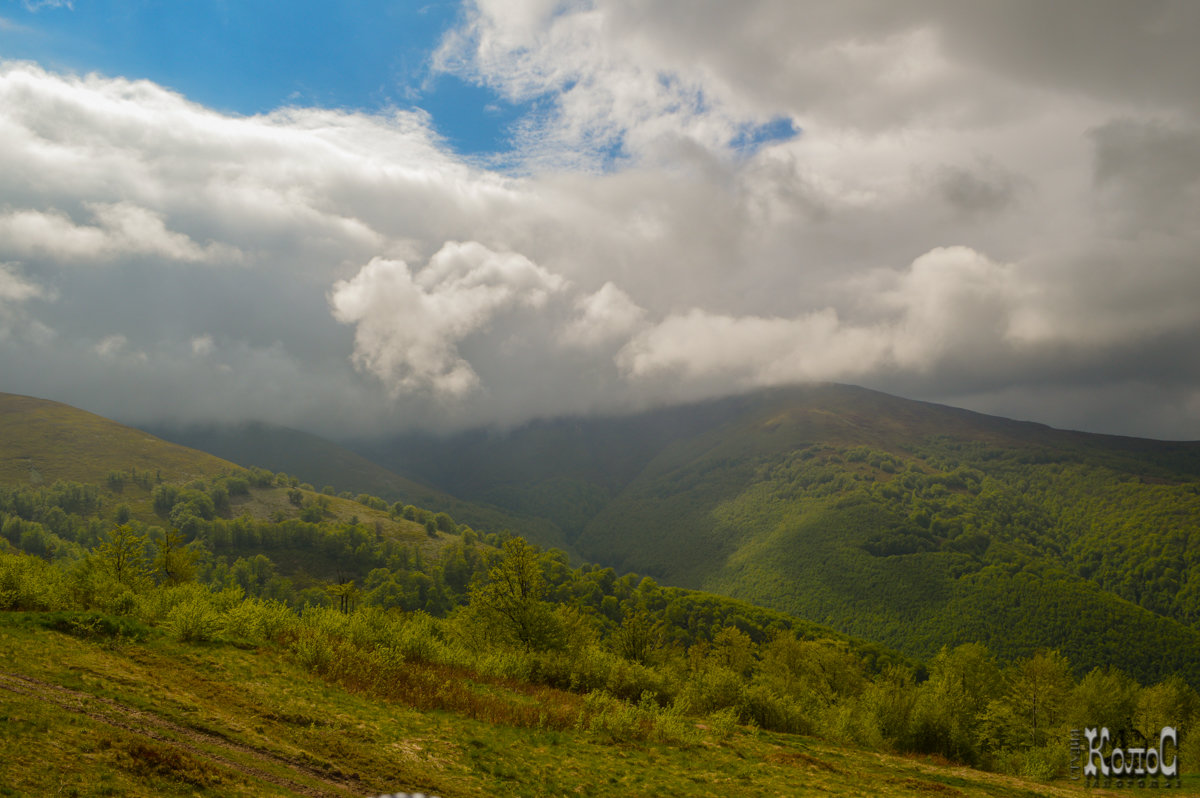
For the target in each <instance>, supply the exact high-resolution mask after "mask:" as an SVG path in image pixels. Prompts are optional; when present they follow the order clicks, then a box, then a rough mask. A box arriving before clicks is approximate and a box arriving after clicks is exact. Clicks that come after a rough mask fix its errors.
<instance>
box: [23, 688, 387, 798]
mask: <svg viewBox="0 0 1200 798" xmlns="http://www.w3.org/2000/svg"><path fill="white" fill-rule="evenodd" d="M0 688H3V689H5V690H8V691H10V692H13V693H19V694H21V695H25V696H29V697H30V698H34V699H36V700H38V701H44V702H46V703H50V704H54V705H55V706H58V707H61V708H62V709H65V710H67V711H69V712H77V713H79V714H81V715H86V716H87V717H89V718H91V719H92V720H95V721H98V722H100V723H104V724H107V725H109V726H112V727H114V728H118V729H122V730H124V731H127V732H131V733H133V734H138V735H141V736H143V737H149V738H150V739H152V740H156V741H158V742H161V743H164V744H166V745H170V746H173V747H175V748H178V749H180V750H183V751H186V752H187V753H188V754H191V755H192V756H195V757H197V758H199V759H201V760H206V761H208V762H211V763H215V764H217V765H219V766H221V767H223V768H227V769H230V770H234V771H236V772H238V773H240V774H241V775H243V776H245V777H247V778H250V779H256V780H259V781H265V782H269V783H271V784H274V785H275V786H277V787H282V788H283V789H285V790H290V791H292V792H294V793H296V794H298V795H307V796H314V798H324V796H330V795H334V796H343V795H346V794H357V795H367V794H370V792H371V791H370V790H369V789H368V788H367V787H366V785H364V784H362V782H360V781H359V780H358V779H356V778H353V777H350V776H339V777H334V776H331V775H330V774H328V773H324V772H322V771H320V770H318V769H316V768H314V767H312V766H311V765H309V764H307V763H305V762H303V761H300V760H298V759H293V758H290V757H286V756H282V755H280V754H276V753H273V752H271V751H267V750H265V749H262V748H256V747H254V746H250V745H246V744H243V743H236V742H233V741H231V740H226V739H224V738H223V737H219V736H217V735H215V734H210V733H208V732H204V731H200V730H198V729H192V728H188V727H187V726H181V725H179V724H177V723H174V722H172V721H169V720H167V719H165V718H162V717H159V716H158V715H155V714H153V713H150V712H146V711H145V710H141V709H138V708H136V707H132V706H129V705H128V704H122V703H121V702H119V701H114V700H112V699H111V698H104V697H103V696H97V695H93V694H91V693H87V692H83V691H81V690H72V689H70V688H67V687H62V686H61V685H57V684H53V683H51V682H45V681H42V680H41V679H34V678H32V677H30V676H22V675H21V674H17V673H8V672H5V671H0ZM168 735H170V736H168ZM178 738H182V739H178ZM198 745H204V746H206V747H208V748H216V749H219V750H220V751H222V752H223V753H216V752H214V751H211V750H204V749H202V748H199V747H198ZM224 754H240V755H243V756H247V757H251V758H254V759H257V760H258V761H260V762H263V763H266V764H269V765H276V766H279V767H282V768H286V769H287V770H289V771H291V773H292V775H293V776H296V777H298V778H308V779H311V780H314V781H317V782H320V783H321V784H322V785H324V788H318V787H314V786H310V785H306V784H302V783H300V782H298V781H294V780H292V779H291V778H287V777H285V776H280V775H276V774H274V773H269V772H267V771H265V770H262V769H260V768H257V767H254V766H252V765H247V764H243V763H241V762H236V761H234V760H232V759H230V758H229V757H228V756H225V755H224Z"/></svg>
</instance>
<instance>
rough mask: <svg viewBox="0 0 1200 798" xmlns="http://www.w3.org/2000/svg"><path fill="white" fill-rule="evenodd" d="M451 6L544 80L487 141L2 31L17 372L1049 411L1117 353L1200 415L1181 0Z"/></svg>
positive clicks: (1105, 374) (253, 400)
mask: <svg viewBox="0 0 1200 798" xmlns="http://www.w3.org/2000/svg"><path fill="white" fill-rule="evenodd" d="M463 20H464V23H463V25H462V27H461V29H460V30H458V31H456V32H455V33H454V34H453V35H451V36H449V37H448V38H447V39H446V42H445V43H444V46H443V47H442V49H441V51H440V53H439V58H440V59H441V60H440V64H441V68H443V69H446V70H449V71H452V72H455V73H456V74H458V75H461V76H463V77H465V78H466V79H468V80H475V81H478V82H480V83H483V84H486V85H488V86H491V87H494V88H495V89H496V90H497V91H499V92H500V93H501V94H502V95H505V96H507V97H509V98H513V99H518V100H531V101H532V102H533V105H531V106H530V108H531V110H530V111H529V113H528V115H527V116H526V117H525V118H523V119H522V120H520V122H519V123H518V130H517V134H518V142H517V148H516V150H515V152H513V153H507V154H504V155H505V157H503V158H501V159H499V161H498V162H502V163H503V164H505V166H506V168H507V171H505V170H500V169H495V168H485V167H484V166H482V165H481V163H482V162H481V161H478V160H471V159H464V158H462V157H459V156H457V155H455V154H454V153H453V152H451V151H450V150H449V149H448V148H447V147H446V146H445V145H444V143H443V142H442V141H441V140H440V139H439V138H438V136H437V135H436V133H434V128H435V123H436V121H437V120H432V119H431V118H430V117H429V116H428V115H427V114H425V113H423V112H420V111H400V112H388V113H381V114H365V113H349V112H344V111H336V110H327V109H312V108H308V109H306V108H291V109H282V110H279V111H276V112H274V113H269V114H262V115H257V116H248V117H239V116H232V115H227V114H222V113H219V112H217V111H214V110H212V109H209V108H205V107H203V106H200V105H198V104H196V103H194V102H190V101H188V100H187V99H186V98H184V97H181V96H179V95H178V94H176V93H173V92H171V91H168V90H166V89H164V88H162V87H160V86H156V85H154V84H152V83H148V82H145V81H130V80H124V79H119V78H108V77H103V76H99V75H89V76H82V77H81V76H73V75H62V74H55V73H52V72H48V71H46V70H44V69H41V68H38V67H36V66H32V65H29V64H15V63H3V64H0V141H3V142H4V144H5V146H4V147H2V148H0V260H3V261H5V262H8V263H9V264H10V265H8V266H6V267H4V268H3V269H0V296H4V295H8V297H9V298H7V299H0V316H2V318H0V331H3V330H5V329H7V333H5V334H4V335H3V336H0V338H3V340H2V341H0V372H2V373H3V374H4V375H5V379H6V384H13V385H25V386H28V387H27V391H28V392H36V391H37V390H38V389H53V390H54V395H56V396H57V397H61V398H64V399H67V400H72V399H74V400H76V401H80V402H83V403H89V407H90V409H95V410H98V411H101V412H119V413H123V414H127V415H126V416H125V417H127V418H128V417H129V416H130V415H132V414H141V415H145V414H148V413H152V412H153V410H154V407H153V404H154V402H155V401H169V402H170V403H171V404H172V406H173V408H176V409H178V412H179V413H181V414H184V415H190V416H195V417H219V418H224V419H227V418H234V417H237V416H239V414H240V415H253V416H257V417H263V418H273V419H276V420H280V421H283V422H284V423H289V424H293V425H300V426H313V427H316V428H320V429H324V430H326V431H332V432H338V431H344V430H345V429H347V428H348V427H349V426H351V425H360V426H358V427H357V430H358V431H365V430H368V429H370V428H372V427H373V426H378V425H383V426H400V425H437V426H442V427H446V426H455V425H459V426H461V425H467V424H474V423H516V422H519V421H522V420H525V419H528V418H530V417H533V416H536V415H553V414H559V413H566V412H576V411H577V412H584V411H586V412H592V411H600V410H613V409H625V408H629V407H637V406H646V405H648V404H653V403H655V402H661V401H667V400H671V399H677V398H683V397H688V398H691V397H698V396H705V395H713V394H718V393H722V392H726V391H729V390H734V389H736V388H741V387H746V386H752V385H763V384H774V383H778V382H784V381H790V380H796V379H845V380H854V381H858V382H861V383H864V384H868V385H871V386H872V387H878V388H883V389H891V390H895V391H900V392H903V393H906V394H908V395H912V396H918V397H921V398H928V399H934V400H937V399H948V398H960V399H962V401H966V402H970V401H976V402H978V403H979V405H978V406H979V407H981V408H982V407H984V406H985V405H986V408H987V409H989V410H992V411H1001V412H1003V410H1004V407H1006V406H1007V407H1010V408H1012V412H1013V413H1014V414H1018V413H1019V414H1031V413H1037V412H1042V413H1043V414H1044V416H1045V417H1046V418H1053V419H1054V420H1055V421H1056V422H1057V423H1062V419H1063V418H1066V417H1069V416H1070V413H1071V412H1072V406H1073V404H1074V403H1076V402H1077V398H1078V397H1079V396H1080V395H1082V394H1087V395H1089V396H1095V397H1097V398H1096V400H1095V404H1094V408H1096V409H1095V412H1094V413H1091V414H1090V415H1089V414H1084V413H1083V411H1080V412H1081V415H1080V418H1081V421H1080V424H1084V423H1086V424H1087V425H1090V426H1091V427H1093V428H1102V427H1103V424H1104V421H1103V419H1105V418H1108V419H1109V421H1110V423H1112V424H1114V425H1125V426H1122V427H1121V428H1122V431H1124V432H1131V431H1136V430H1133V429H1130V427H1129V426H1128V423H1132V422H1129V421H1128V419H1130V418H1132V417H1131V416H1129V414H1127V413H1120V412H1118V411H1117V410H1115V409H1114V408H1122V407H1128V405H1129V401H1130V399H1129V397H1130V396H1132V395H1133V394H1134V393H1138V394H1140V395H1141V396H1143V397H1144V399H1145V407H1146V408H1147V410H1146V411H1145V412H1144V413H1142V414H1140V415H1139V416H1137V418H1138V419H1141V420H1139V421H1138V422H1137V423H1138V424H1142V425H1144V428H1145V429H1147V430H1150V429H1153V430H1154V432H1155V433H1156V434H1163V433H1162V430H1163V426H1162V425H1161V424H1150V423H1149V422H1148V421H1145V420H1144V419H1150V418H1152V417H1153V416H1154V409H1155V408H1161V409H1162V411H1163V412H1162V415H1161V418H1164V419H1165V418H1170V419H1172V422H1171V424H1170V426H1171V428H1172V429H1175V430H1177V431H1178V433H1177V434H1178V435H1179V436H1181V437H1193V438H1195V437H1200V418H1195V417H1194V414H1193V416H1189V415H1188V412H1189V411H1188V408H1189V407H1193V406H1194V405H1193V404H1189V403H1188V402H1187V401H1183V400H1181V399H1179V397H1181V396H1189V397H1190V396H1194V395H1196V393H1197V392H1198V391H1200V365H1194V364H1196V360H1195V358H1194V351H1193V350H1194V341H1195V339H1196V337H1197V336H1198V335H1200V304H1198V303H1197V302H1196V298H1197V297H1200V270H1197V269H1196V268H1195V264H1196V262H1197V253H1200V229H1197V228H1196V226H1195V224H1194V223H1193V220H1194V219H1196V218H1200V190H1198V187H1200V147H1198V145H1197V142H1200V135H1198V134H1197V131H1198V130H1200V94H1197V93H1196V92H1195V90H1194V87H1193V85H1192V84H1193V82H1194V81H1193V77H1192V76H1193V75H1195V74H1197V73H1198V72H1200V48H1196V47H1195V46H1194V44H1195V43H1194V41H1192V39H1194V35H1193V34H1194V31H1195V30H1196V27H1195V26H1196V23H1197V21H1200V5H1197V4H1195V3H1188V2H1182V3H1181V2H1162V3H1123V4H1100V5H1098V6H1097V5H1094V4H1092V3H1082V4H1081V3H1076V2H1069V1H1068V0H1062V2H1058V3H1054V4H1036V3H1022V4H1015V3H996V4H977V3H959V2H951V1H950V0H946V1H945V2H943V1H942V0H928V1H927V2H926V1H925V0H922V2H918V3H909V4H892V3H875V2H854V1H853V0H852V1H851V2H845V3H836V4H829V3H806V2H791V1H790V0H787V1H784V2H774V1H773V0H751V1H750V2H746V3H738V4H730V3H726V2H719V1H718V0H699V1H694V0H686V1H685V0H651V1H649V2H643V0H637V1H636V2H635V1H634V0H579V1H578V2H575V1H571V2H550V1H549V0H546V1H544V2H543V1H541V0H536V1H535V0H515V1H514V2H504V3H500V2H490V1H489V2H479V3H474V4H471V5H469V6H468V7H467V8H466V12H465V13H464V16H463ZM784 119H786V120H790V121H791V122H792V123H793V124H795V125H796V126H798V127H799V128H800V133H799V135H797V136H795V137H793V138H791V139H789V140H786V141H782V140H781V141H772V142H767V143H765V144H764V143H761V142H759V143H758V144H757V145H756V144H755V143H754V142H753V141H752V139H753V136H752V135H750V139H751V141H749V142H748V140H747V136H748V134H753V131H754V130H756V126H759V125H762V124H764V123H767V122H770V121H771V120H784ZM614 154H615V157H614ZM447 242H467V243H449V244H447ZM163 261H165V262H169V263H170V264H171V268H160V267H159V263H160V262H163ZM235 262H236V263H237V265H238V266H239V268H237V269H226V268H214V266H218V265H221V264H225V263H235ZM90 264H99V265H102V266H103V268H86V266H87V265H90ZM364 264H365V265H364ZM81 267H83V268H81ZM6 292H7V293H6ZM50 298H54V299H55V301H54V302H39V301H37V300H44V299H50ZM34 311H36V319H35V318H34ZM36 325H40V326H36ZM35 330H42V331H43V332H45V333H46V334H45V335H37V334H35V333H34V332H33V331H35ZM112 335H121V336H124V343H123V344H122V345H121V346H120V347H118V346H116V341H115V339H114V341H112V342H110V344H109V346H108V347H107V348H108V349H111V350H112V353H113V355H114V357H118V358H123V359H118V360H114V361H108V360H104V359H102V358H100V357H98V356H97V351H96V349H95V346H96V345H97V343H96V342H98V341H103V340H104V339H106V338H107V337H109V336H112ZM35 339H36V340H35ZM218 341H219V342H220V349H219V355H220V356H219V358H218V357H216V356H215V355H216V354H217V353H218V352H217V349H216V344H217V342H218ZM139 353H140V354H141V355H142V356H143V357H144V358H145V359H146V360H145V363H144V367H140V366H138V365H137V363H135V362H133V360H131V359H130V358H131V357H135V356H136V354H139ZM218 361H219V362H218ZM114 364H119V367H113V366H114ZM185 365H186V367H185ZM105 366H108V367H109V368H105ZM1048 385H1050V386H1052V388H1048V387H1046V386H1048ZM1131 385H1132V386H1136V389H1132V388H1129V387H1128V386H1131ZM1156 391H1157V393H1156ZM133 395H136V401H133V400H131V399H130V398H129V397H130V396H133ZM1018 395H1024V396H1033V397H1038V398H1043V399H1045V402H1046V409H1045V410H1044V411H1038V410H1037V408H1038V402H1037V401H1033V400H1031V401H1026V402H1021V401H1018V400H1017V398H1015V397H1017V396H1018ZM1106 396H1107V397H1110V398H1112V401H1107V400H1104V397H1106ZM155 397H170V399H169V400H165V399H155ZM450 397H454V398H455V401H452V402H451V401H445V400H446V399H447V398H450ZM972 397H973V398H972ZM1113 397H1119V398H1120V400H1119V401H1118V400H1117V399H1116V398H1113ZM331 408H332V410H331Z"/></svg>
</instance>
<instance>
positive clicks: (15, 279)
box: [0, 263, 49, 303]
mask: <svg viewBox="0 0 1200 798" xmlns="http://www.w3.org/2000/svg"><path fill="white" fill-rule="evenodd" d="M48 295H49V292H47V291H46V289H45V288H43V287H42V286H40V285H37V284H36V283H32V282H30V281H28V280H26V279H24V278H22V277H21V276H20V275H18V274H17V273H16V271H15V270H14V269H13V267H12V266H11V265H10V264H7V263H0V303H4V302H12V303H17V302H25V301H28V300H30V299H38V298H46V297H47V296H48Z"/></svg>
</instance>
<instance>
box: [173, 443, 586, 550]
mask: <svg viewBox="0 0 1200 798" xmlns="http://www.w3.org/2000/svg"><path fill="white" fill-rule="evenodd" d="M152 431H153V432H155V434H158V435H161V436H162V437H164V438H167V439H168V440H172V441H175V442H177V443H180V444H184V445H186V446H192V447H195V448H197V449H202V450H204V451H207V452H213V453H215V454H218V455H220V456H221V457H225V458H228V459H229V460H231V461H233V462H235V463H238V464H239V465H242V466H245V467H247V468H249V467H251V466H258V467H260V468H266V469H268V470H271V471H282V472H286V473H287V474H290V475H292V476H295V477H297V478H299V479H301V480H303V481H305V482H308V483H310V484H312V485H313V486H315V487H316V488H318V489H320V488H322V487H324V486H326V485H330V486H332V487H333V488H334V489H335V490H337V491H338V492H341V491H350V492H352V493H354V494H358V493H369V494H371V495H374V496H379V497H380V498H383V499H386V500H387V501H389V502H395V501H401V502H404V503H406V504H414V505H416V506H418V507H422V508H425V509H428V510H432V511H435V512H446V513H449V514H450V515H451V516H452V517H453V518H454V520H455V521H457V522H458V523H465V524H469V525H471V526H474V527H477V528H481V529H487V530H491V531H498V530H500V529H505V528H508V529H512V530H513V531H515V532H519V533H520V534H522V535H524V536H525V537H527V538H529V539H530V540H533V541H536V542H537V543H540V544H542V545H545V546H554V547H556V548H562V549H565V550H568V551H570V544H569V543H568V542H567V540H566V539H565V538H564V537H563V535H562V532H561V531H560V530H559V528H558V527H557V526H556V525H555V524H554V523H552V522H550V521H547V520H545V519H542V518H531V517H523V516H521V515H520V514H519V510H518V511H516V512H514V511H513V510H512V509H511V508H510V509H508V510H501V509H499V508H497V507H492V506H488V505H487V504H486V503H485V502H479V501H474V502H468V501H462V500H461V499H458V498H455V497H454V496H451V495H449V494H447V493H444V492H442V491H440V490H437V489H434V488H431V487H429V486H427V485H424V484H421V483H420V482H418V481H414V480H411V479H408V478H406V477H403V476H400V475H399V474H396V473H394V472H392V471H389V470H388V469H386V468H384V467H383V466H380V465H378V464H376V463H374V462H372V461H370V460H367V459H366V458H365V457H362V456H361V455H359V454H356V453H355V452H352V451H350V450H349V449H346V448H345V447H342V446H339V445H337V444H335V443H333V442H331V441H328V440H325V439H324V438H321V437H319V436H316V435H311V434H309V433H307V432H301V431H299V430H293V429H288V428H286V427H277V426H272V425H269V424H261V423H252V424H244V425H240V426H229V427H185V428H165V427H164V428H152Z"/></svg>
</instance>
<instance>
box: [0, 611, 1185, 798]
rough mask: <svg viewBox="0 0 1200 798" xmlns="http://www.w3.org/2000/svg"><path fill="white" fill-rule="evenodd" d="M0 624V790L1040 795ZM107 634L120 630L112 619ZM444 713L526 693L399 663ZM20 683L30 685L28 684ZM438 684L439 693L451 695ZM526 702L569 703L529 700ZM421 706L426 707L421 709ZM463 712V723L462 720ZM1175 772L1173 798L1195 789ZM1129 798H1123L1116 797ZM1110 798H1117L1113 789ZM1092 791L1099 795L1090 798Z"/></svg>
mask: <svg viewBox="0 0 1200 798" xmlns="http://www.w3.org/2000/svg"><path fill="white" fill-rule="evenodd" d="M55 625H56V624H55V623H53V622H49V623H47V622H46V619H44V618H42V617H41V616H39V615H38V614H33V613H4V614H0V662H3V663H4V665H3V666H0V688H3V689H0V728H2V729H3V734H0V785H3V786H0V795H43V794H46V795H48V794H61V795H76V796H91V795H131V796H140V795H147V796H149V795H200V796H206V795H234V796H238V795H247V796H248V795H355V794H356V795H377V794H384V793H390V792H398V791H407V792H424V793H426V794H430V795H440V796H443V798H452V797H454V796H495V795H512V796H545V795H584V796H618V795H619V796H631V795H632V796H638V795H680V796H718V795H720V796H727V795H739V796H777V795H789V796H790V795H809V794H813V795H815V794H821V795H862V794H873V795H882V796H914V795H931V796H953V795H967V796H970V795H989V796H1013V797H1014V798H1015V797H1016V796H1034V795H1074V794H1078V793H1079V791H1080V787H1079V786H1078V785H1077V784H1074V783H1060V784H1045V783H1037V782H1027V781H1022V780H1019V779H1015V778H1011V777H1007V776H1000V775H996V774H989V773H982V772H978V771H974V770H970V769H968V768H963V767H959V766H955V765H951V764H947V763H944V762H938V761H933V760H929V759H926V758H919V757H908V758H906V757H897V756H891V755H887V754H880V753H876V752H868V751H862V750H858V749H854V748H842V747H838V746H836V745H834V744H832V743H828V742H824V741H818V740H814V739H811V738H806V737H799V736H792V735H782V734H771V733H764V732H756V731H753V730H749V729H745V728H738V729H735V730H734V732H733V733H732V734H730V735H728V736H725V735H724V734H714V733H712V732H711V731H708V730H706V729H704V728H699V729H697V733H696V735H694V737H692V738H690V740H691V741H690V742H687V743H683V744H663V743H657V742H651V741H639V742H636V743H632V742H620V741H617V742H613V741H610V740H609V739H608V738H606V737H605V736H603V735H598V734H595V733H592V732H585V731H581V730H578V729H577V728H575V727H569V728H562V729H550V728H538V727H537V725H536V722H533V721H530V722H529V725H514V724H513V723H506V722H485V721H483V720H479V719H475V718H472V717H468V716H467V715H466V714H464V713H463V712H456V711H447V710H446V709H436V708H433V709H431V708H426V709H423V710H418V709H414V708H413V703H421V702H414V701H413V700H412V699H413V696H407V698H406V699H405V700H400V698H401V697H402V693H403V691H396V696H397V698H396V699H388V698H386V697H383V695H384V694H386V692H387V691H380V690H375V689H370V688H365V687H359V688H357V689H346V688H344V687H342V686H340V685H339V684H337V683H334V682H330V681H327V680H325V679H321V678H317V677H315V676H312V675H311V674H309V673H308V672H307V671H304V670H303V669H301V668H300V667H299V666H298V665H295V664H293V663H291V662H290V661H288V659H287V658H286V657H285V656H284V655H283V654H282V653H281V652H279V651H276V650H274V649H268V648H259V649H244V648H237V647H233V646H228V645H222V644H212V645H206V646H195V645H184V644H179V643H176V642H173V641H171V640H169V639H167V638H166V637H165V636H163V635H161V634H158V633H156V632H154V631H153V630H151V631H150V633H149V634H144V635H142V639H141V640H140V641H139V640H137V639H133V638H130V637H126V636H124V635H123V634H121V633H120V631H119V630H118V631H116V632H114V633H113V634H112V635H108V636H104V635H100V636H91V637H80V636H76V635H71V634H64V633H61V632H58V631H54V630H53V629H51V628H47V626H51V627H53V626H55ZM118 626H119V625H118ZM413 669H414V670H417V671H422V670H423V671H424V672H423V674H421V675H417V674H414V678H413V680H412V682H413V683H414V684H415V683H420V682H423V681H424V682H428V687H429V688H430V689H432V690H434V692H437V690H439V689H440V690H442V691H443V694H444V695H445V696H447V699H448V702H443V704H445V703H453V701H455V700H459V699H458V698H455V696H459V698H461V696H462V695H463V694H466V693H472V694H474V695H476V696H478V697H479V699H480V701H483V702H485V703H486V702H491V705H492V706H493V709H494V710H495V711H496V712H497V713H500V714H503V713H501V709H502V708H503V707H504V706H505V705H508V704H511V705H512V707H511V711H510V713H509V716H510V717H512V718H517V717H520V716H523V709H522V708H523V707H525V706H527V705H528V702H529V701H530V694H529V693H528V692H527V691H526V690H522V689H516V688H515V687H513V686H512V685H506V684H504V683H502V682H494V681H489V680H487V679H483V678H480V677H476V678H474V679H469V678H466V676H465V675H464V674H451V673H439V672H437V671H435V670H432V669H424V666H419V665H414V666H413ZM29 680H36V681H29ZM448 686H456V687H454V688H452V687H448ZM536 698H537V700H538V701H539V702H540V703H541V704H542V705H543V706H558V707H562V708H566V709H572V708H573V707H575V706H577V705H578V704H579V702H580V697H579V696H575V695H571V694H565V693H557V692H556V691H549V690H542V691H540V692H539V693H538V695H537V696H536ZM424 703H425V704H427V705H436V704H437V703H438V702H437V701H428V702H424ZM472 714H477V713H472ZM1193 781H1194V778H1192V777H1188V776H1185V777H1184V790H1183V791H1182V792H1183V793H1184V794H1193V795H1194V794H1197V793H1196V791H1195V788H1194V786H1193V785H1192V782H1193ZM1133 792H1134V794H1137V792H1139V791H1133ZM1128 793H1129V791H1125V790H1122V791H1121V792H1120V794H1122V795H1124V794H1128ZM1097 794H1102V793H1097Z"/></svg>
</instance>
